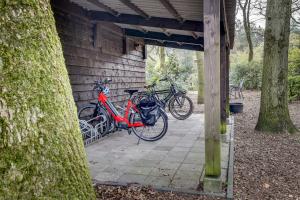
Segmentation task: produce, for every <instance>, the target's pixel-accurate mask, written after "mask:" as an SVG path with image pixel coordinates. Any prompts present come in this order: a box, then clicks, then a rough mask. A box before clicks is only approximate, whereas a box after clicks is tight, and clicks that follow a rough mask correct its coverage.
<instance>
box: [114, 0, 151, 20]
mask: <svg viewBox="0 0 300 200" xmlns="http://www.w3.org/2000/svg"><path fill="white" fill-rule="evenodd" d="M120 1H121V2H122V3H123V4H124V5H126V6H127V7H128V8H130V9H132V10H133V11H134V12H136V13H137V14H139V15H141V16H142V17H144V18H145V19H149V18H150V16H149V15H148V14H147V13H145V12H144V11H143V10H142V9H140V8H139V7H138V6H136V5H135V4H134V3H132V2H131V1H129V0H120Z"/></svg>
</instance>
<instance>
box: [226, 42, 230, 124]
mask: <svg viewBox="0 0 300 200" xmlns="http://www.w3.org/2000/svg"><path fill="white" fill-rule="evenodd" d="M229 69H230V47H227V48H226V77H225V78H226V117H227V118H228V117H229V114H230V111H229V101H230V96H229V92H230V91H229V90H230V86H229Z"/></svg>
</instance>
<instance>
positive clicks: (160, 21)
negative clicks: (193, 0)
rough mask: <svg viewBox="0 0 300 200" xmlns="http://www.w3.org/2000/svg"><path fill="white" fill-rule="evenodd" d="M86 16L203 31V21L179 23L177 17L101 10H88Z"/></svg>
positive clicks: (109, 20) (101, 19) (95, 19)
mask: <svg viewBox="0 0 300 200" xmlns="http://www.w3.org/2000/svg"><path fill="white" fill-rule="evenodd" d="M88 16H89V18H90V19H91V20H94V21H107V22H113V23H120V24H132V25H139V26H151V27H158V28H166V29H178V30H187V31H196V32H203V23H202V22H201V21H192V20H185V21H184V22H182V23H180V22H178V20H177V19H173V18H162V17H151V18H149V19H146V18H144V17H142V16H139V15H131V14H120V15H119V16H113V15H111V14H109V13H107V12H102V11H89V12H88Z"/></svg>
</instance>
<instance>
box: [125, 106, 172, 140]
mask: <svg viewBox="0 0 300 200" xmlns="http://www.w3.org/2000/svg"><path fill="white" fill-rule="evenodd" d="M158 112H159V113H158V115H159V118H158V119H157V121H156V123H155V125H154V126H143V127H132V128H131V129H132V131H133V133H134V134H135V135H136V136H137V137H139V138H140V139H142V140H144V141H148V142H154V141H157V140H159V139H161V138H162V137H163V136H164V135H165V134H166V133H167V130H168V116H167V115H166V113H165V112H164V111H162V110H160V109H159V110H158ZM141 121H142V119H141V116H140V114H139V113H133V114H131V116H130V122H131V123H135V122H141Z"/></svg>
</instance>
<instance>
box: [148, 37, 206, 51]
mask: <svg viewBox="0 0 300 200" xmlns="http://www.w3.org/2000/svg"><path fill="white" fill-rule="evenodd" d="M144 42H145V44H149V45H155V46H162V47H169V48H176V49H186V50H193V51H203V47H202V46H201V45H194V44H185V43H182V44H179V43H176V42H169V41H165V42H159V41H157V40H149V39H144Z"/></svg>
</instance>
